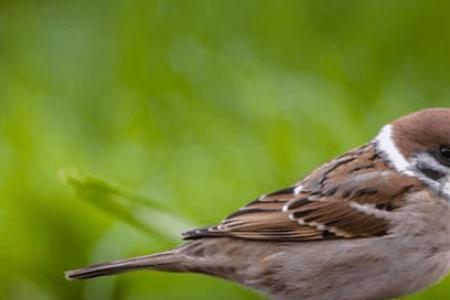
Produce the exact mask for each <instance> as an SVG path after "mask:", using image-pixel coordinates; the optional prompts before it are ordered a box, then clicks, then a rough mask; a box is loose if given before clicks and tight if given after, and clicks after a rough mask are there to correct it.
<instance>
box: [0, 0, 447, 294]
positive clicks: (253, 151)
mask: <svg viewBox="0 0 450 300" xmlns="http://www.w3.org/2000/svg"><path fill="white" fill-rule="evenodd" d="M449 82H450V2H449V1H412V0H408V1H406V0H405V1H366V0H365V1H342V0H333V1H331V0H330V1H317V0H314V1H276V0H273V1H249V0H246V1H243V0H241V1H226V0H223V1H214V0H203V1H193V0H190V1H188V0H184V1H170V0H161V1H148V0H145V1H144V0H143V1H124V0H122V1H115V0H112V1H102V0H94V1H55V0H53V1H52V0H40V1H37V0H35V1H31V0H29V1H26V0H16V1H0V199H1V200H0V261H1V263H2V267H1V269H0V299H8V300H9V299H11V300H13V299H38V300H40V299H130V300H131V299H133V300H134V299H163V300H165V299H169V300H171V299H173V300H175V299H211V297H212V296H214V298H215V299H260V298H259V297H258V296H257V295H255V294H253V293H252V292H249V291H246V290H244V289H242V288H240V287H238V286H236V285H234V284H231V283H228V282H224V281H221V280H217V279H212V278H208V277H204V276H200V275H177V274H162V273H161V274H159V273H142V272H140V273H135V274H127V275H121V276H119V277H115V278H107V279H100V280H95V281H92V282H66V281H65V280H64V279H63V276H62V272H63V271H64V270H66V269H68V268H72V267H76V266H80V265H83V264H86V263H89V262H94V261H103V260H108V259H113V258H118V257H123V256H131V255H137V254H144V253H148V252H153V251H158V250H162V249H165V248H167V247H169V246H170V245H173V244H174V242H173V241H169V240H164V239H161V237H160V236H156V235H155V236H153V235H152V234H149V232H148V231H145V230H142V228H140V227H139V226H133V224H132V223H127V222H124V221H123V219H120V218H118V217H117V216H116V215H114V214H109V213H108V212H106V211H105V210H104V209H99V207H98V206H95V205H92V204H90V203H88V202H86V201H84V199H83V197H80V195H79V194H77V193H74V191H73V189H71V188H70V186H69V185H68V184H66V183H65V182H64V180H61V176H60V175H58V173H60V170H61V169H62V168H65V169H67V168H69V169H70V168H73V167H75V168H77V169H79V170H81V172H83V173H86V174H92V175H94V176H97V177H99V178H103V179H107V180H108V181H110V182H113V183H114V185H117V186H118V187H120V188H118V189H123V190H126V191H130V193H131V194H133V195H140V196H142V197H143V198H140V197H137V198H136V199H140V200H143V201H145V199H147V198H149V199H156V201H157V202H158V205H161V206H164V207H165V208H167V209H168V210H169V211H171V212H173V214H174V215H176V216H179V217H180V218H183V220H188V222H190V223H192V224H202V225H206V224H211V223H215V222H217V221H219V220H220V219H221V218H222V217H223V216H224V215H226V214H227V213H230V212H232V211H233V210H235V209H237V208H238V207H240V206H241V205H243V204H245V203H246V202H248V201H249V200H252V199H253V198H255V196H257V195H259V194H261V193H265V192H268V191H271V190H273V189H276V188H279V187H282V186H286V185H288V184H291V183H292V182H294V181H296V180H297V179H298V178H300V177H301V176H302V175H304V174H305V173H306V172H307V171H309V170H311V169H312V168H313V167H314V166H317V165H318V164H320V163H321V162H323V161H324V160H327V159H329V158H331V157H333V156H334V155H336V154H338V153H341V152H342V151H344V150H346V149H348V148H350V147H353V146H356V145H358V144H361V143H364V142H365V141H367V140H368V139H370V138H371V137H372V136H373V135H374V134H376V132H377V130H378V129H379V128H380V126H381V125H382V124H384V123H385V122H387V121H389V120H391V119H392V118H395V117H397V116H399V115H401V114H404V113H407V112H410V111H414V110H417V109H419V108H424V107H431V106H450V84H449ZM132 198H133V197H132ZM133 199H135V198H133ZM125 215H126V213H125ZM155 220H157V218H155ZM151 221H152V220H149V222H151ZM166 223H167V224H168V225H167V226H168V227H170V225H169V224H170V222H166ZM134 225H136V224H134ZM176 226H179V224H175V225H174V228H167V231H168V232H171V233H173V231H174V230H175V231H178V227H176ZM449 295H450V281H448V280H447V283H445V282H444V283H441V284H439V285H437V286H435V287H433V288H431V289H429V290H428V291H426V292H424V293H422V294H421V295H418V296H414V297H410V298H407V299H415V300H419V299H423V300H424V299H449V298H450V296H449Z"/></svg>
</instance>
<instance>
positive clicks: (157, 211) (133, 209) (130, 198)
mask: <svg viewBox="0 0 450 300" xmlns="http://www.w3.org/2000/svg"><path fill="white" fill-rule="evenodd" d="M60 175H61V178H63V180H64V181H65V182H66V183H68V184H69V185H70V186H71V187H72V188H73V189H74V190H75V192H76V193H77V195H78V196H79V197H80V198H81V199H83V200H85V201H87V202H89V203H90V204H92V205H94V206H95V207H96V208H98V209H100V210H102V211H105V212H107V213H109V214H111V215H112V216H114V217H115V218H117V219H119V220H122V221H124V222H126V223H128V224H131V225H133V226H134V227H136V228H138V229H140V230H142V231H145V232H146V233H148V234H150V235H151V236H152V237H153V238H155V239H158V240H160V241H161V242H165V243H171V244H173V243H174V242H176V241H178V240H179V239H180V234H181V232H183V231H185V230H186V229H189V228H192V227H195V226H194V225H193V224H192V222H190V221H188V220H186V219H185V218H183V217H180V216H177V215H174V214H173V213H170V212H168V211H167V209H166V208H165V207H164V206H163V205H161V203H160V202H158V201H156V200H154V199H151V198H146V197H141V196H137V195H134V194H132V193H128V192H125V191H123V190H121V189H119V188H117V187H114V186H113V185H111V184H110V183H107V182H105V181H103V180H101V179H99V178H96V177H92V176H89V175H83V174H81V173H80V172H79V171H78V170H62V171H61V172H60Z"/></svg>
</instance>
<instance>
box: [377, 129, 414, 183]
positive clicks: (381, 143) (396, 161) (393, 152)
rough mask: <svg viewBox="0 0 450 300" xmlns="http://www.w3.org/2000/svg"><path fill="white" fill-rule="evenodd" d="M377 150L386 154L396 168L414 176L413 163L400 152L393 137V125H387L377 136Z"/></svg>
mask: <svg viewBox="0 0 450 300" xmlns="http://www.w3.org/2000/svg"><path fill="white" fill-rule="evenodd" d="M375 142H376V147H377V150H379V151H380V152H382V153H383V154H384V155H385V158H386V159H387V160H388V161H389V162H391V163H392V164H393V166H394V168H395V169H396V170H397V171H399V172H402V173H405V174H406V175H409V176H414V173H413V172H412V171H411V169H410V168H411V164H410V163H409V162H408V161H407V160H406V158H405V157H404V156H403V154H401V153H400V151H399V150H398V148H397V146H396V145H395V143H394V139H393V138H392V125H390V124H388V125H385V126H384V127H383V128H382V129H381V131H380V133H379V134H378V135H377V137H376V138H375Z"/></svg>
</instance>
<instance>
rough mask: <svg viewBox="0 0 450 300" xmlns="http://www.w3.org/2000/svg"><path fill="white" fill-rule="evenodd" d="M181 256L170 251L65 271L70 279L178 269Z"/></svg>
mask: <svg viewBox="0 0 450 300" xmlns="http://www.w3.org/2000/svg"><path fill="white" fill-rule="evenodd" d="M178 262H179V256H178V255H176V254H175V253H173V252H171V251H168V252H162V253H157V254H153V255H145V256H139V257H134V258H130V259H122V260H115V261H112V262H108V263H104V264H96V265H91V266H87V267H84V268H80V269H76V270H71V271H67V272H65V277H66V279H68V280H77V279H88V278H93V277H99V276H109V275H114V274H117V273H122V272H127V271H133V270H139V269H155V270H161V271H181V269H180V270H178V268H179V265H178Z"/></svg>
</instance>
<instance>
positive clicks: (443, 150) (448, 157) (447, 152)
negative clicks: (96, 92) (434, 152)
mask: <svg viewBox="0 0 450 300" xmlns="http://www.w3.org/2000/svg"><path fill="white" fill-rule="evenodd" d="M439 156H440V157H441V159H443V160H445V161H447V162H450V146H447V145H445V146H441V147H440V148H439Z"/></svg>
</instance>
